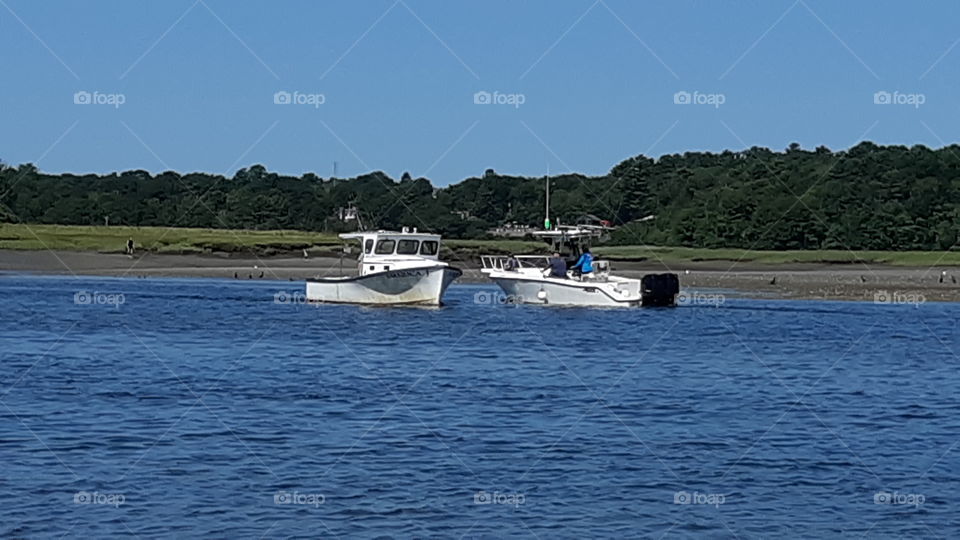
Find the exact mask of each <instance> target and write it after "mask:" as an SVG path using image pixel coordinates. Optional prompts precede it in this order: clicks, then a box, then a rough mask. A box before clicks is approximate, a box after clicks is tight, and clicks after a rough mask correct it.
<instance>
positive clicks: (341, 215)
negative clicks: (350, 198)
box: [336, 206, 357, 221]
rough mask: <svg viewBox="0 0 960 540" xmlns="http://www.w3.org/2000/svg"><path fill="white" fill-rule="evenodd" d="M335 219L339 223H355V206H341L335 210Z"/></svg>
mask: <svg viewBox="0 0 960 540" xmlns="http://www.w3.org/2000/svg"><path fill="white" fill-rule="evenodd" d="M336 218H337V219H339V220H340V221H356V220H357V207H356V206H341V207H340V208H338V209H337V214H336Z"/></svg>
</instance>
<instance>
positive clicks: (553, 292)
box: [490, 276, 642, 307]
mask: <svg viewBox="0 0 960 540" xmlns="http://www.w3.org/2000/svg"><path fill="white" fill-rule="evenodd" d="M490 277H491V279H493V281H494V282H496V284H497V285H499V286H500V288H501V289H503V292H504V293H505V294H506V295H507V296H508V298H509V299H510V300H511V301H513V302H516V303H518V304H542V305H555V306H584V307H639V306H640V305H641V301H642V299H641V297H640V296H639V295H637V294H629V293H628V294H626V295H624V294H622V293H619V292H618V291H617V290H616V289H615V288H614V287H613V286H612V285H609V284H601V283H590V282H580V281H573V280H560V279H546V280H537V279H524V278H515V277H498V276H490Z"/></svg>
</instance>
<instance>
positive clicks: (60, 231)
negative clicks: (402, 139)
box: [0, 223, 340, 253]
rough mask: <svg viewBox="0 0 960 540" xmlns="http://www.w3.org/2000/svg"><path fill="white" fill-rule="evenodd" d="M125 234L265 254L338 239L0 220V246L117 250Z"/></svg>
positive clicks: (157, 243)
mask: <svg viewBox="0 0 960 540" xmlns="http://www.w3.org/2000/svg"><path fill="white" fill-rule="evenodd" d="M128 238H132V239H133V241H134V243H135V245H136V248H137V249H138V250H141V251H142V250H147V251H153V252H158V253H204V252H212V251H221V252H237V251H243V252H246V251H251V250H253V251H257V252H261V253H269V252H271V251H273V252H279V251H293V250H300V249H310V248H314V249H315V248H318V247H332V246H337V245H339V244H340V240H339V239H338V238H337V237H336V236H335V235H329V234H322V233H314V232H304V231H247V230H230V229H186V228H183V229H180V228H167V227H86V226H74V225H22V224H9V223H5V224H0V249H21V250H39V249H55V250H65V251H99V252H104V253H121V252H123V250H124V249H125V247H126V244H127V239H128Z"/></svg>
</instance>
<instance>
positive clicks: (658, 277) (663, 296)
mask: <svg viewBox="0 0 960 540" xmlns="http://www.w3.org/2000/svg"><path fill="white" fill-rule="evenodd" d="M640 289H641V292H640V294H641V302H640V305H642V306H657V307H667V306H671V307H672V306H675V305H677V294H679V293H680V278H678V277H677V275H676V274H647V275H645V276H643V279H641V280H640Z"/></svg>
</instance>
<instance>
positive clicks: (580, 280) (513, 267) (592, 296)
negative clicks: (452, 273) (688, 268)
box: [480, 226, 680, 307]
mask: <svg viewBox="0 0 960 540" xmlns="http://www.w3.org/2000/svg"><path fill="white" fill-rule="evenodd" d="M534 234H535V235H536V236H539V237H541V238H543V239H545V240H547V241H548V242H549V243H550V244H551V245H552V246H553V248H554V251H556V252H558V253H561V254H563V253H569V254H570V255H571V256H572V260H575V259H576V258H577V257H579V256H580V254H581V253H582V251H583V249H585V248H589V241H590V239H592V238H597V237H598V236H599V235H600V234H602V232H601V231H600V230H599V229H597V228H593V227H583V226H577V227H558V228H556V229H553V230H544V231H538V232H536V233H534ZM565 248H567V249H565ZM481 261H482V263H483V268H482V269H481V270H480V271H481V272H482V273H483V274H486V276H487V277H489V278H490V279H491V280H493V281H494V282H495V283H496V284H497V285H499V286H500V288H501V289H502V290H503V292H504V294H506V295H507V298H506V299H507V301H509V302H513V303H518V304H542V305H554V306H585V307H638V306H674V305H676V296H677V294H678V293H679V292H680V286H679V279H678V278H677V275H676V274H669V273H668V274H648V275H645V276H643V278H642V279H632V278H627V277H622V276H616V275H613V274H611V273H610V262H609V261H604V260H597V261H594V263H593V267H594V270H593V272H591V273H588V274H583V275H576V274H575V273H574V272H569V271H568V272H567V275H566V276H564V277H556V276H552V275H551V272H550V270H551V268H550V257H549V256H545V255H519V256H515V257H510V256H504V255H483V256H481Z"/></svg>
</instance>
